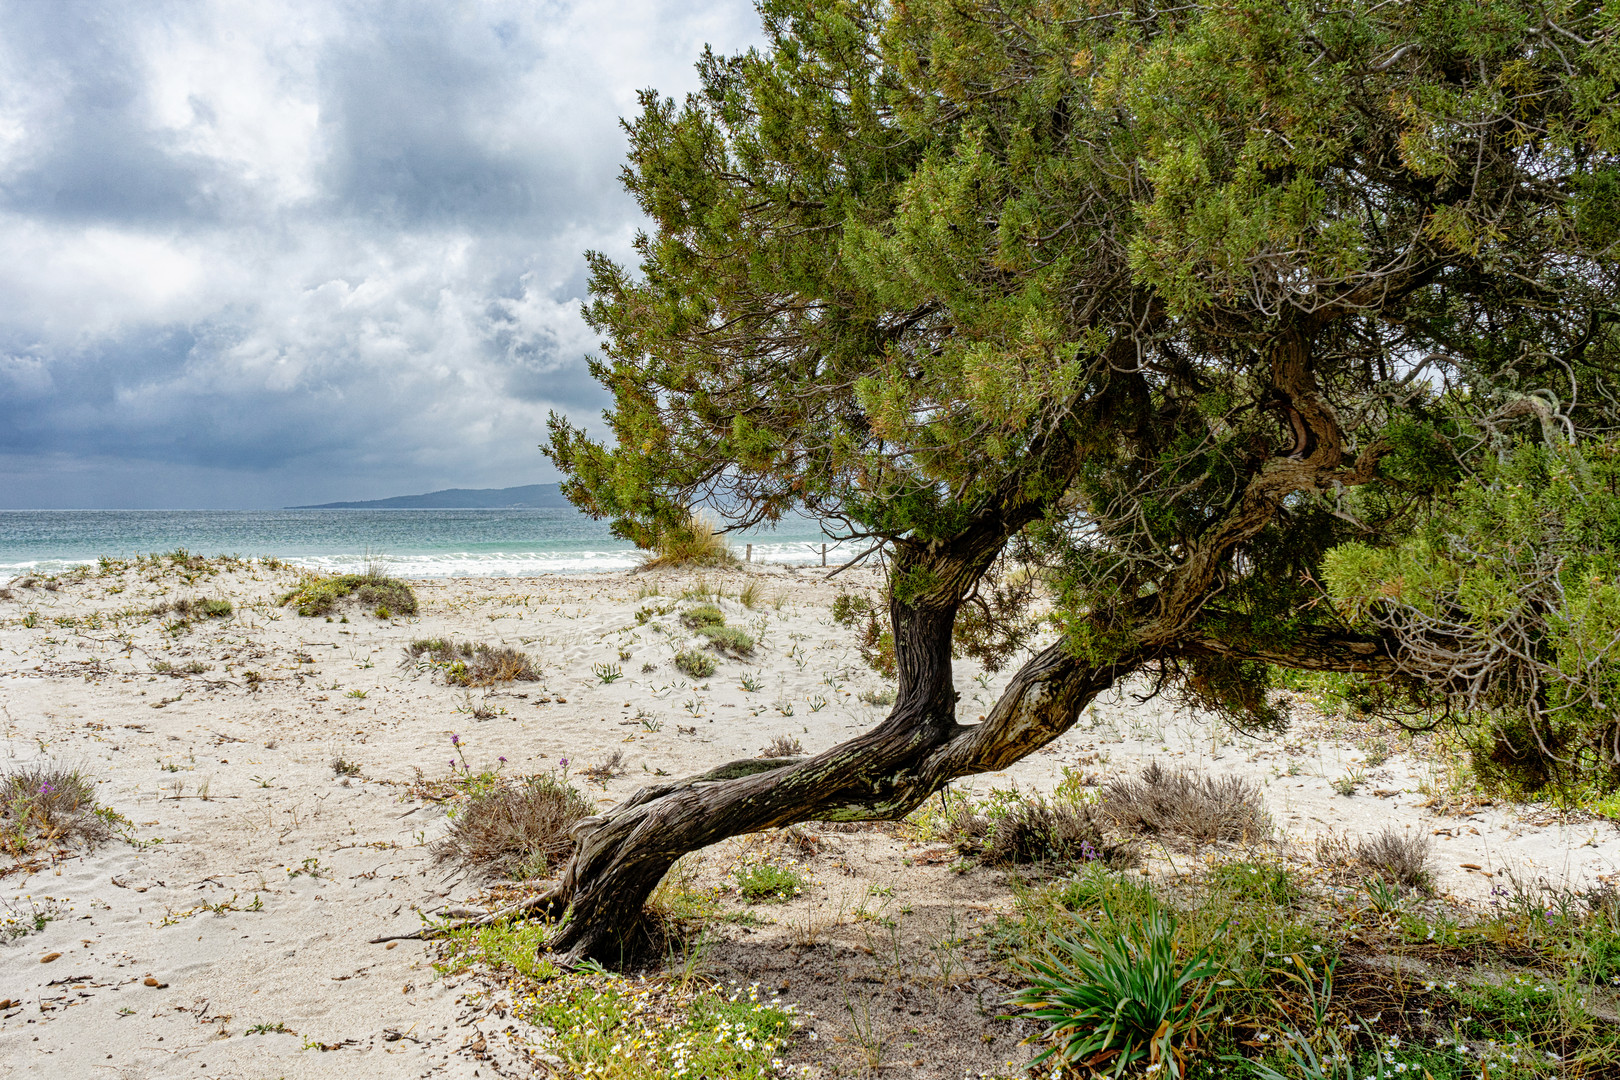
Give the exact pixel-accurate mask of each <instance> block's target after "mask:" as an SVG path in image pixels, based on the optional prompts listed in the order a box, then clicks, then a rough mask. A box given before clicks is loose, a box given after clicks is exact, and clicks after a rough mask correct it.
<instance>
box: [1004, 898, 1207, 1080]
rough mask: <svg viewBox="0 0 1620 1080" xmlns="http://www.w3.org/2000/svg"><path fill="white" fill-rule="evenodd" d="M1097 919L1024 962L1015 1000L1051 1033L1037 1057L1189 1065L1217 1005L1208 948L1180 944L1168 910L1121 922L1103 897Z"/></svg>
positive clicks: (1178, 1069) (1182, 1068)
mask: <svg viewBox="0 0 1620 1080" xmlns="http://www.w3.org/2000/svg"><path fill="white" fill-rule="evenodd" d="M1102 914H1103V924H1102V925H1101V926H1093V925H1089V924H1088V925H1086V926H1085V927H1084V930H1083V934H1084V936H1083V938H1080V939H1069V938H1062V937H1060V938H1056V939H1054V940H1053V941H1052V943H1051V950H1050V952H1049V953H1048V954H1047V955H1046V956H1044V957H1041V958H1037V959H1032V960H1030V961H1029V969H1030V976H1031V985H1030V986H1029V987H1028V988H1027V989H1024V990H1021V991H1019V992H1018V993H1017V994H1015V995H1014V996H1013V997H1012V999H1011V1003H1012V1004H1014V1005H1019V1006H1022V1007H1024V1008H1026V1009H1028V1010H1030V1016H1031V1017H1032V1018H1033V1019H1035V1020H1037V1021H1040V1022H1041V1023H1044V1024H1045V1025H1046V1031H1045V1033H1044V1037H1045V1038H1048V1039H1053V1040H1055V1043H1056V1044H1055V1045H1054V1046H1052V1047H1050V1048H1048V1049H1047V1050H1046V1051H1045V1052H1043V1053H1042V1054H1041V1055H1040V1056H1039V1057H1037V1058H1036V1059H1035V1063H1036V1064H1038V1063H1039V1062H1042V1061H1045V1060H1047V1059H1048V1058H1051V1057H1054V1056H1055V1057H1056V1058H1057V1060H1058V1061H1061V1062H1063V1063H1064V1064H1066V1065H1078V1064H1079V1063H1082V1062H1106V1063H1107V1064H1106V1066H1105V1067H1107V1068H1108V1069H1109V1070H1110V1072H1111V1073H1112V1074H1113V1075H1114V1076H1121V1075H1123V1074H1124V1073H1125V1072H1126V1070H1127V1069H1132V1068H1133V1067H1134V1066H1136V1065H1137V1064H1138V1063H1142V1064H1146V1065H1156V1066H1159V1067H1161V1068H1163V1069H1164V1070H1165V1071H1166V1072H1167V1073H1168V1074H1169V1075H1171V1076H1178V1077H1179V1076H1183V1075H1185V1074H1186V1060H1187V1059H1186V1055H1187V1052H1188V1051H1189V1050H1192V1049H1194V1048H1195V1047H1196V1045H1197V1043H1198V1040H1199V1038H1200V1037H1201V1036H1202V1035H1203V1034H1204V1031H1205V1028H1207V1026H1208V1025H1209V1022H1210V1020H1211V1019H1212V1018H1213V1016H1214V1015H1215V1013H1216V1011H1217V1010H1216V1008H1215V1007H1214V1006H1213V1005H1211V1004H1210V996H1211V994H1212V993H1213V992H1214V980H1215V976H1216V975H1217V974H1218V970H1217V968H1216V967H1215V965H1214V964H1213V963H1212V962H1211V961H1210V958H1209V954H1208V952H1207V950H1198V951H1197V952H1194V953H1192V954H1191V955H1187V953H1186V951H1185V950H1181V949H1178V948H1177V944H1178V943H1177V924H1176V919H1175V918H1174V916H1172V915H1169V914H1168V913H1166V912H1165V911H1163V910H1162V909H1158V908H1154V909H1152V910H1150V911H1149V912H1147V914H1145V915H1144V916H1142V917H1140V918H1139V919H1135V920H1132V921H1130V922H1127V923H1125V924H1124V925H1121V924H1120V923H1119V922H1117V921H1116V920H1115V918H1114V915H1113V912H1112V911H1111V910H1110V908H1109V907H1108V906H1107V905H1106V904H1105V905H1104V906H1103V908H1102Z"/></svg>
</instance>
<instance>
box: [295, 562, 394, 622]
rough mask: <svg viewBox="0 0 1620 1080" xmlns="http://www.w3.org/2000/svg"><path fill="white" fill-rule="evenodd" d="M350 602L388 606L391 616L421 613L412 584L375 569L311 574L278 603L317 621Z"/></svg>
mask: <svg viewBox="0 0 1620 1080" xmlns="http://www.w3.org/2000/svg"><path fill="white" fill-rule="evenodd" d="M350 600H352V601H353V602H355V603H358V604H359V605H360V606H362V607H367V606H372V605H376V606H378V607H386V608H387V609H388V611H389V613H390V615H391V614H393V613H395V612H397V613H399V614H401V615H415V614H416V611H417V603H416V593H415V592H414V591H413V590H412V589H411V587H410V585H408V584H407V583H405V582H403V581H401V580H399V579H398V578H396V577H392V576H390V575H389V574H387V573H385V572H384V571H382V570H381V569H378V568H375V567H373V568H371V569H369V570H367V571H366V572H365V573H363V574H332V575H321V574H308V575H306V576H304V577H303V578H302V579H300V581H299V582H298V584H297V585H296V586H295V587H293V588H292V589H291V590H289V591H287V592H286V593H284V594H282V596H281V597H280V599H279V600H278V601H277V603H279V604H280V605H281V606H283V607H287V606H292V607H296V608H297V609H298V614H300V615H303V616H306V617H310V618H313V617H315V616H320V615H331V614H333V613H334V612H336V611H337V609H338V607H339V605H340V604H342V603H344V602H346V601H350ZM382 617H387V616H382Z"/></svg>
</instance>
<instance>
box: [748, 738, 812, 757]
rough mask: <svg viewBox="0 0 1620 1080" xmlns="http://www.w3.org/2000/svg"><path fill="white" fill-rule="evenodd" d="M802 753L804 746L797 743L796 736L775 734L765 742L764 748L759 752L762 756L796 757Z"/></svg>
mask: <svg viewBox="0 0 1620 1080" xmlns="http://www.w3.org/2000/svg"><path fill="white" fill-rule="evenodd" d="M802 753H804V747H803V746H801V745H800V744H799V740H798V738H797V736H794V735H775V736H772V738H771V741H770V742H768V743H766V744H765V749H763V750H761V751H760V752H759V756H760V757H762V758H788V757H798V756H799V755H800V754H802Z"/></svg>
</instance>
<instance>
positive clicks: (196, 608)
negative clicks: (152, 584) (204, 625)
mask: <svg viewBox="0 0 1620 1080" xmlns="http://www.w3.org/2000/svg"><path fill="white" fill-rule="evenodd" d="M170 611H172V612H174V613H175V614H176V615H178V616H180V617H181V618H182V619H197V620H199V621H201V620H203V619H223V618H225V617H226V616H227V615H229V614H230V613H231V602H230V601H229V600H223V599H213V598H205V597H200V596H198V597H184V598H182V599H179V600H176V601H174V602H173V603H172V604H158V605H157V606H156V607H153V608H151V609H150V610H149V611H148V612H147V614H149V615H162V614H164V613H166V612H170Z"/></svg>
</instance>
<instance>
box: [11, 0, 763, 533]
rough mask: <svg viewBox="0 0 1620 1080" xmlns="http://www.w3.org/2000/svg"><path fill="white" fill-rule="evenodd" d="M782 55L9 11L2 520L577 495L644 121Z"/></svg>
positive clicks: (683, 10)
mask: <svg viewBox="0 0 1620 1080" xmlns="http://www.w3.org/2000/svg"><path fill="white" fill-rule="evenodd" d="M754 34H755V26H754V16H753V13H752V11H751V9H750V8H749V7H748V6H747V5H746V4H745V3H742V2H735V0H726V2H716V3H714V4H711V5H709V6H702V7H694V6H691V5H684V4H674V3H655V2H653V0H644V2H642V3H632V2H626V3H623V4H619V5H613V4H561V3H554V4H536V3H533V2H530V0H510V2H506V3H502V2H499V0H495V2H491V3H487V4H481V5H444V4H439V3H420V4H407V3H389V4H372V3H351V4H346V5H332V4H330V3H324V4H323V3H292V2H288V3H282V4H274V5H251V6H250V5H236V4H227V3H223V2H222V3H219V4H193V3H186V4H170V5H165V4H142V5H127V4H115V3H110V2H109V3H104V4H101V3H85V4H73V3H53V4H37V3H31V2H14V3H10V4H6V3H0V243H4V245H5V249H6V250H7V252H8V256H9V257H8V259H7V260H6V261H5V264H4V265H0V480H4V483H0V506H5V505H11V506H22V505H39V504H40V501H41V499H42V498H46V499H49V500H50V501H51V503H52V504H53V505H78V504H82V505H106V504H107V500H108V499H113V500H115V501H116V500H120V499H122V500H127V501H128V504H129V505H164V504H169V505H181V504H185V505H201V504H207V503H209V502H213V503H215V504H218V505H253V504H255V503H260V504H263V503H275V502H285V501H288V500H289V499H291V500H292V501H317V500H320V499H326V498H342V497H350V496H353V497H365V496H370V495H377V494H396V493H399V492H398V491H396V490H395V489H396V488H400V487H401V485H403V489H404V490H413V489H415V488H418V487H420V488H421V489H422V490H428V489H431V488H433V487H439V486H450V485H463V486H496V485H502V484H508V483H524V482H533V481H534V480H536V479H545V478H547V477H548V476H549V472H548V468H547V466H546V465H545V463H544V461H543V459H542V458H541V457H540V455H539V454H538V452H537V451H536V450H535V444H536V443H537V442H540V441H541V440H543V438H544V434H545V414H546V411H547V410H548V409H549V408H557V409H561V410H564V411H567V412H569V413H571V414H573V415H574V416H575V417H576V419H578V420H581V421H584V422H587V423H590V422H594V421H595V420H596V418H597V414H598V413H599V411H600V409H601V407H602V405H603V404H604V403H605V395H604V394H603V392H602V390H601V388H600V387H598V386H597V385H596V384H595V383H594V382H593V381H592V380H591V379H590V378H589V375H588V373H587V372H586V370H585V363H584V359H583V358H584V355H585V354H586V353H587V352H588V351H589V350H590V349H591V348H592V347H593V346H594V344H595V341H594V336H593V335H592V334H591V333H590V332H589V331H588V330H587V329H586V328H585V327H584V326H583V324H582V322H581V321H580V318H579V315H578V309H579V303H580V298H581V295H582V292H583V267H582V259H581V257H580V253H581V252H582V251H583V250H584V249H586V248H600V249H603V250H607V251H609V252H619V253H621V254H628V238H629V236H630V235H631V233H632V232H633V230H634V228H635V226H636V224H637V218H636V214H635V209H634V206H633V204H631V202H630V201H629V200H628V198H627V197H625V196H624V195H623V193H622V192H621V191H620V190H619V188H618V185H617V181H616V177H617V171H618V165H619V160H620V157H621V155H622V152H623V136H622V133H621V132H620V131H619V130H618V127H617V124H616V119H617V117H618V116H619V115H620V114H621V113H625V112H628V111H630V110H632V109H633V108H634V91H635V90H636V89H637V88H639V87H642V86H647V85H656V86H658V87H659V88H660V89H662V90H664V91H666V92H669V93H674V94H679V93H681V92H683V91H684V90H685V89H687V88H689V87H690V86H691V84H692V78H693V77H692V74H691V62H692V60H693V59H695V57H696V56H697V53H698V51H699V50H700V49H701V47H702V45H703V43H705V42H712V43H713V44H714V45H715V46H716V47H718V48H721V49H735V48H739V47H743V46H745V45H746V44H748V42H749V41H750V40H751V39H752V37H753V35H754ZM119 476H127V477H135V476H139V477H141V482H140V484H139V485H134V486H138V487H139V488H140V491H141V496H140V498H136V497H135V496H133V495H131V494H129V492H130V490H131V487H132V485H131V484H128V483H122V484H121V483H120V482H118V481H117V480H116V479H115V478H116V477H119ZM120 492H122V493H123V494H120Z"/></svg>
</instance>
